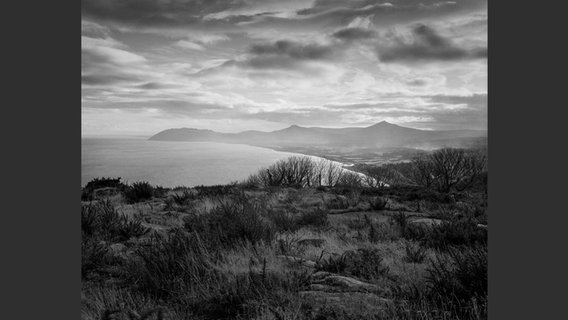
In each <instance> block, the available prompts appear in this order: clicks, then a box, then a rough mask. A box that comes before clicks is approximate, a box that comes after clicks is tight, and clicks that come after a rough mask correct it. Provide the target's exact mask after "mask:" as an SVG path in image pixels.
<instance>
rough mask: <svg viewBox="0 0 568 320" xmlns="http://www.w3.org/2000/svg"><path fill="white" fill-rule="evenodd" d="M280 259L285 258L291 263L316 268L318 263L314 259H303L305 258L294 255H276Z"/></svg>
mask: <svg viewBox="0 0 568 320" xmlns="http://www.w3.org/2000/svg"><path fill="white" fill-rule="evenodd" d="M276 257H277V258H279V259H283V260H286V261H288V262H289V263H293V264H298V265H300V266H302V267H307V268H315V267H316V263H315V262H314V261H311V260H307V259H303V258H299V257H294V256H285V255H280V256H276Z"/></svg>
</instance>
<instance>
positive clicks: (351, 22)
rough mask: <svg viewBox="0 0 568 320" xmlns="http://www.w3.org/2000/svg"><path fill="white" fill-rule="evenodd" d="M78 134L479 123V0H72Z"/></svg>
mask: <svg viewBox="0 0 568 320" xmlns="http://www.w3.org/2000/svg"><path fill="white" fill-rule="evenodd" d="M81 6H82V9H81V10H82V12H81V91H82V98H81V115H82V120H81V122H82V135H83V136H112V135H115V136H120V135H125V136H126V135H140V136H150V135H152V134H155V133H157V132H159V131H161V130H165V129H168V128H180V127H188V128H199V129H211V130H215V131H220V132H240V131H245V130H261V131H272V130H278V129H282V128H285V127H288V126H290V125H293V124H296V125H300V126H308V127H309V126H318V127H364V126H369V125H372V124H374V123H377V122H381V121H388V122H391V123H395V124H398V125H401V126H406V127H413V128H418V129H427V130H456V129H477V130H486V129H487V1H480V0H456V1H439V0H398V1H397V0H389V1H380V0H379V1H377V0H350V1H348V0H341V1H339V0H82V4H81Z"/></svg>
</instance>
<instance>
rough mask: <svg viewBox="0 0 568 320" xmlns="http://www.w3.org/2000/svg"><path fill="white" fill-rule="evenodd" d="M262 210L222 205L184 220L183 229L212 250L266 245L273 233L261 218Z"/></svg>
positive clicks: (246, 205) (238, 203) (244, 205)
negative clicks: (237, 246)
mask: <svg viewBox="0 0 568 320" xmlns="http://www.w3.org/2000/svg"><path fill="white" fill-rule="evenodd" d="M263 210H264V208H261V207H259V206H255V205H252V204H250V203H249V202H246V201H226V202H223V203H221V204H220V205H219V206H218V207H216V208H215V209H213V210H211V211H210V212H209V213H207V214H202V215H198V214H193V215H191V216H188V217H186V218H185V219H184V227H185V229H186V230H187V231H189V232H195V233H197V234H198V235H199V236H200V237H201V239H203V240H204V241H205V242H206V243H207V245H208V246H211V247H212V248H215V247H234V246H235V245H237V244H239V243H243V242H250V243H251V244H253V245H255V244H257V243H259V242H266V243H270V242H272V240H273V239H274V236H275V234H274V231H275V230H274V229H273V228H272V226H271V225H270V224H269V223H267V222H266V221H265V220H264V219H263V218H262V217H261V214H260V211H263Z"/></svg>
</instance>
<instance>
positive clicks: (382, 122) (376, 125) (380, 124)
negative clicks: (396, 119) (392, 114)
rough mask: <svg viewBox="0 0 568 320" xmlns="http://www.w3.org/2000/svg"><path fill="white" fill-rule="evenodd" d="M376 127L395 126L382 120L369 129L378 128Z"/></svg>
mask: <svg viewBox="0 0 568 320" xmlns="http://www.w3.org/2000/svg"><path fill="white" fill-rule="evenodd" d="M378 126H396V125H395V124H392V123H390V122H387V121H384V120H383V121H381V122H377V123H375V124H374V125H372V126H371V127H378Z"/></svg>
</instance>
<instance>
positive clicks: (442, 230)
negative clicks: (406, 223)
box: [421, 219, 487, 250]
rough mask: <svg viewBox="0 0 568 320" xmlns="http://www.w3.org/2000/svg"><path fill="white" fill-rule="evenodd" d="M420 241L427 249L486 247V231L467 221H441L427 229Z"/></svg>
mask: <svg viewBox="0 0 568 320" xmlns="http://www.w3.org/2000/svg"><path fill="white" fill-rule="evenodd" d="M421 241H422V243H423V244H424V245H426V246H428V247H431V248H435V249H441V250H445V249H448V248H449V246H461V245H465V246H476V245H487V229H484V228H480V227H478V226H477V223H476V222H474V221H472V220H468V219H461V220H450V221H442V223H440V224H439V225H434V226H432V228H430V229H428V231H427V232H426V233H425V234H424V236H423V238H422V239H421Z"/></svg>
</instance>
